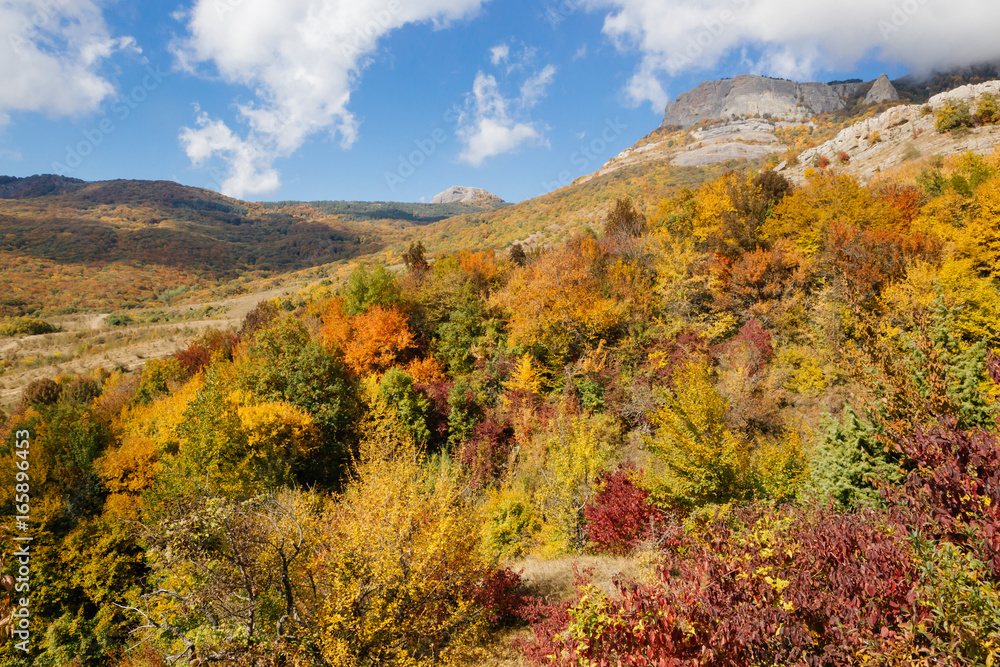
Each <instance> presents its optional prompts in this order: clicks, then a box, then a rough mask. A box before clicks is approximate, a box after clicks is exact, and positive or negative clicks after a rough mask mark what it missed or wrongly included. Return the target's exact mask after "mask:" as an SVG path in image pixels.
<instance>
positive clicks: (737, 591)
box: [0, 152, 1000, 667]
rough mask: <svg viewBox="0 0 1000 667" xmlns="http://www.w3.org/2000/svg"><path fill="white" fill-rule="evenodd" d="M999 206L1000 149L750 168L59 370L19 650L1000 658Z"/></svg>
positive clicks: (48, 390) (348, 236) (451, 660)
mask: <svg viewBox="0 0 1000 667" xmlns="http://www.w3.org/2000/svg"><path fill="white" fill-rule="evenodd" d="M207 206H208V205H207V204H197V203H195V204H189V205H188V208H187V209H185V210H190V211H194V212H193V213H192V214H191V215H194V216H195V218H194V219H195V220H196V221H197V220H199V219H200V218H198V216H204V215H209V214H211V215H223V216H225V215H237V216H241V215H243V214H244V212H240V211H227V210H220V209H219V207H220V206H223V204H219V203H216V204H213V207H214V208H211V210H209V212H208V213H206V212H205V211H206V207H207ZM359 210H360V209H359ZM264 214H266V212H265V213H262V215H264ZM360 214H364V215H367V212H366V211H361V213H360ZM360 214H359V215H360ZM416 214H419V211H418V212H417V213H409V212H406V215H416ZM505 215H509V214H505ZM998 219H1000V152H996V153H993V154H992V155H987V156H982V155H977V154H975V153H971V152H970V153H965V154H964V155H963V154H960V155H956V156H953V157H950V158H947V159H942V160H937V161H935V163H934V164H928V165H926V166H924V167H923V169H922V171H920V172H919V173H914V174H912V175H911V176H907V175H905V174H900V175H897V176H896V177H888V176H887V177H883V178H878V179H874V180H872V181H871V182H870V183H867V184H861V183H860V182H859V181H858V180H857V179H855V178H854V177H852V176H847V175H843V174H841V173H838V171H837V169H836V167H829V166H828V165H823V166H822V167H820V168H817V169H813V170H810V172H809V173H808V174H807V179H806V181H805V182H804V183H802V184H799V185H793V184H792V183H791V182H790V181H789V180H787V179H786V178H784V177H783V176H782V175H780V174H779V173H777V172H774V171H771V170H769V169H761V168H759V165H758V167H757V168H756V169H747V170H741V171H728V172H725V173H722V172H721V171H720V172H719V173H716V174H713V176H712V178H711V179H710V180H709V181H708V182H706V183H704V184H702V185H698V184H694V185H693V186H692V187H690V188H675V191H674V193H673V194H672V195H670V196H664V197H661V198H658V199H651V198H641V199H639V198H636V199H630V198H626V197H621V198H613V199H609V200H608V201H607V202H606V203H605V205H604V206H603V208H602V213H601V218H600V221H599V222H600V224H598V225H596V226H594V227H592V228H586V227H580V228H579V229H576V230H574V232H573V233H572V234H570V235H568V236H567V238H565V239H562V240H560V241H559V242H554V243H549V244H531V245H529V244H525V245H522V244H517V243H515V244H513V245H508V246H506V247H505V248H504V249H503V250H493V249H483V248H482V247H481V246H480V247H478V248H477V247H475V246H472V245H470V246H469V247H467V248H466V249H462V248H456V249H453V250H449V251H437V250H436V251H435V252H433V253H432V252H430V251H429V250H428V249H427V248H426V247H425V246H424V244H423V243H422V242H421V241H419V240H418V241H412V242H409V243H408V244H406V245H405V248H404V249H405V252H401V253H397V254H396V255H395V256H394V257H393V258H392V261H391V262H389V264H396V265H397V266H396V268H387V267H386V266H385V265H384V264H383V263H377V262H360V263H356V264H354V265H352V266H351V269H350V272H349V274H346V276H347V277H346V278H345V279H343V280H340V279H327V280H322V281H319V282H315V283H312V284H311V285H310V286H309V287H307V288H304V289H303V290H302V291H300V292H299V293H298V294H297V295H296V297H295V298H294V299H285V300H265V301H262V302H261V303H260V304H259V305H257V307H256V308H255V309H253V310H252V311H251V312H250V313H249V314H248V315H246V317H244V318H243V319H242V321H241V323H240V324H239V326H238V327H234V328H232V329H228V330H227V329H206V330H205V331H204V332H202V333H199V334H198V335H197V336H194V337H192V339H191V340H190V341H188V342H187V343H186V344H185V346H183V347H182V348H181V349H180V350H178V351H177V352H175V353H174V354H172V355H170V356H167V357H165V358H159V359H150V360H148V361H147V362H146V363H145V365H144V366H143V368H142V369H141V371H131V372H128V371H127V370H126V369H121V368H118V369H115V368H107V369H104V368H101V369H98V370H97V371H94V372H93V373H90V374H89V375H71V374H63V375H60V376H58V377H56V378H55V379H39V380H35V381H33V382H32V383H31V384H30V385H28V386H27V388H26V389H25V390H24V391H23V393H22V395H21V397H20V399H19V401H18V403H17V405H16V407H14V409H13V410H11V413H10V414H9V415H0V423H2V424H3V426H2V429H0V448H2V449H0V458H2V459H3V460H4V461H5V462H6V463H5V464H4V465H3V466H0V514H2V515H3V524H4V528H5V530H6V531H7V534H8V536H10V537H15V536H16V535H18V534H19V532H18V529H17V527H16V526H17V523H16V522H17V520H18V519H17V515H18V514H19V513H20V512H21V510H18V509H17V507H18V505H19V504H20V503H24V502H28V501H26V500H25V499H23V498H16V496H17V495H18V493H19V491H18V489H19V487H18V484H19V483H20V482H21V480H22V478H21V477H18V474H19V473H20V472H21V471H23V470H30V512H31V515H30V516H31V525H32V535H33V541H32V542H31V544H30V551H31V578H30V602H31V608H32V614H33V616H32V624H33V632H34V634H33V637H34V639H33V642H32V644H31V650H30V652H28V653H25V652H23V651H19V650H17V649H16V648H15V646H14V642H15V641H16V639H11V640H10V641H8V642H6V643H5V644H4V645H3V647H2V648H0V664H2V665H5V666H9V667H15V666H17V667H21V666H24V667H27V666H29V665H35V666H39V667H49V666H51V667H56V666H68V665H73V666H79V667H84V666H86V667H161V666H164V665H168V664H178V663H179V664H188V665H208V664H224V665H244V666H251V665H255V666H256V665H262V666H263V665H268V666H275V667H276V666H278V665H282V666H284V665H287V666H292V665H295V666H302V667H306V666H320V665H335V666H343V667H347V666H361V665H371V666H375V665H399V666H403V665H406V666H419V665H452V664H454V665H524V666H538V667H541V666H543V665H555V666H570V665H595V666H597V665H609V666H610V665H637V666H638V665H650V666H652V665H659V666H663V665H678V666H679V665H703V666H720V667H721V666H723V665H727V666H728V665H778V664H780V665H792V664H808V665H831V666H833V665H858V664H871V665H941V664H946V665H991V664H993V663H994V661H995V660H996V659H997V657H998V656H1000V477H998V476H1000V444H998V433H1000V424H998V417H1000V413H998V399H1000V327H998V326H997V322H998V321H1000V292H998V287H997V285H998V282H997V281H998V280H1000V273H998V270H997V267H998V266H1000V227H998V225H997V220H998ZM345 224H346V223H345ZM351 224H352V225H354V226H355V227H356V226H357V225H360V224H361V223H360V222H353V223H351ZM355 227H352V228H351V230H353V231H351V230H349V233H345V235H344V236H343V238H340V237H338V238H334V237H333V236H327V237H326V240H325V241H324V242H325V243H328V244H334V245H336V244H338V243H341V242H343V243H348V244H353V245H364V244H366V243H368V241H366V240H365V239H362V238H360V237H359V234H358V233H357V229H355ZM136 229H138V227H136ZM249 229H250V230H251V231H250V232H249V233H256V232H254V229H256V228H254V227H252V226H251V227H250V228H249ZM261 229H263V228H261ZM24 233H28V231H27V229H25V230H24ZM131 233H138V232H136V231H135V230H132V231H130V230H129V229H124V228H123V229H122V230H121V231H120V234H131ZM261 233H262V234H263V232H261ZM295 233H299V232H295ZM293 236H294V234H293ZM314 236H315V237H316V238H317V239H318V238H321V237H320V236H319V232H316V234H315V235H314ZM302 240H303V243H304V244H305V243H306V242H307V241H308V240H309V238H307V237H302ZM281 242H282V243H290V242H292V237H285V236H284V235H283V236H282V241H281ZM6 243H8V244H10V243H16V240H15V239H13V237H8V240H7V241H6ZM303 247H304V248H305V247H306V246H303ZM379 248H381V246H379ZM40 252H41V251H40ZM205 252H211V247H209V246H206V247H205ZM241 252H243V251H241ZM265 260H267V258H260V257H257V258H254V259H252V260H247V261H251V262H258V263H259V262H261V261H265ZM241 261H243V260H241ZM267 261H270V260H267ZM296 267H297V265H296V266H293V267H292V268H296ZM11 321H12V322H13V321H14V320H11ZM22 324H23V323H22ZM24 326H27V324H24ZM22 333H42V332H39V331H27V330H25V331H17V330H11V331H9V332H7V334H5V335H18V334H22ZM22 443H27V444H22ZM21 461H23V462H24V465H23V466H20V467H19V465H18V462H21ZM5 543H7V544H9V545H14V546H7V547H5V548H6V549H7V552H8V553H7V556H6V561H5V562H4V563H3V565H2V567H0V570H2V572H3V573H4V575H5V576H6V575H7V573H8V572H9V573H11V574H13V575H16V574H17V571H16V561H15V554H14V552H15V549H17V548H18V546H17V545H18V544H19V543H17V542H15V541H12V540H11V539H7V540H6V542H5ZM12 563H15V565H12ZM556 571H558V572H559V573H560V576H562V577H564V578H570V579H572V583H570V584H567V585H565V586H563V588H561V589H560V590H554V589H553V588H552V587H551V586H549V587H548V588H547V583H546V582H547V581H548V583H549V584H551V581H550V580H551V579H552V577H553V576H554V575H553V574H552V573H553V572H556ZM14 581H15V579H14V577H13V576H12V577H11V578H10V579H9V580H7V579H6V578H5V579H4V580H3V581H2V582H0V583H3V586H4V589H3V591H0V597H2V598H3V602H2V604H3V605H4V609H5V611H4V612H3V614H2V615H3V616H7V617H8V619H9V618H10V616H9V615H10V614H11V613H13V612H14V611H16V609H17V606H18V604H19V603H18V598H19V597H21V596H22V595H24V596H27V595H29V593H19V592H15V591H14ZM8 584H10V585H9V586H8ZM4 591H6V592H4ZM8 622H9V620H8Z"/></svg>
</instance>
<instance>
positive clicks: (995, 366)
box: [986, 352, 1000, 384]
mask: <svg viewBox="0 0 1000 667" xmlns="http://www.w3.org/2000/svg"><path fill="white" fill-rule="evenodd" d="M986 372H987V373H988V374H989V376H990V379H991V380H993V383H994V384H1000V354H997V353H996V352H990V356H989V358H988V359H987V360H986Z"/></svg>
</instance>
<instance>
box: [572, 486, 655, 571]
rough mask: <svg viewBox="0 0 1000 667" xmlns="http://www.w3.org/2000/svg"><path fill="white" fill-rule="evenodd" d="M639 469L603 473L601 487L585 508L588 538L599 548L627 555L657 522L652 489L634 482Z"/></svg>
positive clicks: (607, 551)
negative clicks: (648, 489) (638, 485)
mask: <svg viewBox="0 0 1000 667" xmlns="http://www.w3.org/2000/svg"><path fill="white" fill-rule="evenodd" d="M634 474H635V471H634V470H632V469H631V468H623V469H620V470H617V471H615V472H613V473H604V474H603V475H602V476H601V480H600V483H601V485H602V486H601V490H600V491H599V492H598V493H597V495H595V496H594V497H593V498H592V499H591V500H590V502H588V503H587V505H586V506H585V507H584V508H583V516H584V518H585V519H586V520H587V526H586V531H587V538H588V539H589V540H590V543H591V544H593V545H594V547H595V548H596V549H597V551H603V552H606V553H611V554H618V555H624V554H627V553H628V552H630V551H632V549H634V548H635V547H636V546H638V544H639V543H640V542H642V540H643V539H645V538H646V536H647V535H648V534H649V530H650V527H651V524H652V521H653V516H654V514H653V508H652V507H651V506H650V505H649V503H648V502H647V499H648V498H649V492H648V491H646V490H645V489H640V488H639V487H637V486H636V485H635V483H634V482H633V481H632V478H633V476H634Z"/></svg>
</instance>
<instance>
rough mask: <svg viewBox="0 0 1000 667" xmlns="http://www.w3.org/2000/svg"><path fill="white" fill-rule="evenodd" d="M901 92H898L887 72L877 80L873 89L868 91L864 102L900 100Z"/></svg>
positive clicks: (878, 102) (877, 102) (875, 102)
mask: <svg viewBox="0 0 1000 667" xmlns="http://www.w3.org/2000/svg"><path fill="white" fill-rule="evenodd" d="M898 101H899V93H898V92H896V88H895V87H894V86H893V85H892V82H891V81H889V77H887V76H886V75H885V74H883V75H881V76H880V77H879V78H878V79H876V80H875V83H874V85H872V89H871V90H869V91H868V94H867V95H866V96H865V101H864V104H882V103H883V102H898Z"/></svg>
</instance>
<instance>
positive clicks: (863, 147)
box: [786, 81, 1000, 183]
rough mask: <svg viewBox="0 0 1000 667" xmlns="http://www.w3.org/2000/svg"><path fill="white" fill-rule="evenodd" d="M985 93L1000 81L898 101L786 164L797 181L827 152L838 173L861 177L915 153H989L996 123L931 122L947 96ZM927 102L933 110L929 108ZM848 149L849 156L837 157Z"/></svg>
mask: <svg viewBox="0 0 1000 667" xmlns="http://www.w3.org/2000/svg"><path fill="white" fill-rule="evenodd" d="M985 93H992V94H993V95H1000V81H988V82H986V83H979V84H970V85H965V86H961V87H960V88H955V89H954V90H949V91H947V92H944V93H940V94H938V95H935V96H934V97H932V98H931V99H930V100H929V101H928V102H927V104H915V105H905V106H896V107H892V108H891V109H888V110H887V111H884V112H882V113H881V114H879V115H878V116H876V117H874V118H868V119H866V120H863V121H860V122H858V123H855V124H854V125H852V126H850V127H847V128H844V129H843V130H841V131H840V133H839V134H837V136H836V137H834V138H833V139H831V140H830V141H827V142H826V143H824V144H822V145H820V146H817V147H816V148H810V149H809V150H806V151H804V152H803V153H802V154H801V155H799V158H798V164H797V165H795V166H794V167H791V168H789V169H787V170H786V172H787V173H788V174H789V176H790V177H791V178H792V179H793V180H795V181H796V182H799V183H801V182H803V181H804V180H805V179H804V173H805V170H806V169H808V168H809V167H810V166H812V164H813V163H814V162H815V161H816V160H818V159H819V158H823V157H825V158H827V160H829V161H830V164H831V165H833V168H834V169H836V170H837V171H838V172H841V173H848V174H853V175H854V176H857V177H858V179H860V180H861V181H862V182H867V181H869V180H871V179H872V178H874V177H875V176H876V174H878V173H880V172H882V171H885V170H886V169H890V168H892V167H894V166H896V165H898V164H901V163H903V162H906V161H907V160H910V159H913V156H914V155H917V156H930V155H954V154H956V153H964V152H966V151H973V152H976V153H988V152H990V151H992V150H993V149H994V148H996V146H997V145H1000V127H997V126H987V127H979V128H974V129H972V130H971V131H969V132H967V133H964V134H961V135H957V136H954V135H952V134H949V133H944V134H941V133H939V132H938V131H937V130H936V129H935V128H934V119H935V117H934V113H933V112H934V111H937V110H938V109H939V108H941V107H942V106H943V105H944V104H945V103H946V102H949V101H952V100H960V101H963V102H967V103H974V102H975V101H976V100H978V99H979V98H980V97H982V96H983V95H984V94H985ZM925 108H929V109H930V111H931V113H927V112H926V111H925ZM841 153H846V154H847V157H848V158H849V160H850V162H848V163H846V164H845V163H842V162H841V161H840V155H841Z"/></svg>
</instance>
